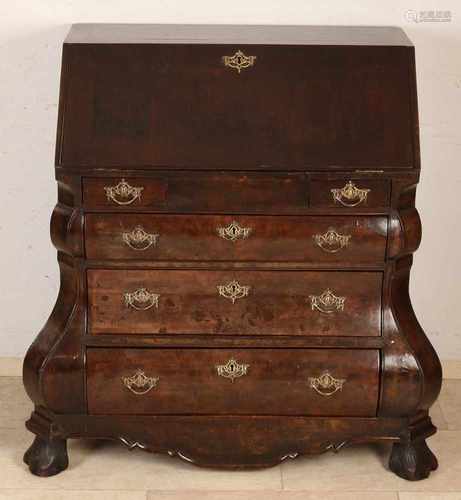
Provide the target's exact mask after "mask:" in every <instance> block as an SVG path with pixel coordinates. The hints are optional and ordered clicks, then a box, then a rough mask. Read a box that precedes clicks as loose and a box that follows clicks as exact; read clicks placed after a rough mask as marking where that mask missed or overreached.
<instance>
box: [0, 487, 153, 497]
mask: <svg viewBox="0 0 461 500" xmlns="http://www.w3.org/2000/svg"><path fill="white" fill-rule="evenodd" d="M146 497H147V493H146V492H144V491H82V490H80V491H69V490H1V489H0V500H32V499H33V500H146Z"/></svg>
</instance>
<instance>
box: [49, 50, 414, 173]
mask: <svg viewBox="0 0 461 500" xmlns="http://www.w3.org/2000/svg"><path fill="white" fill-rule="evenodd" d="M237 48H238V49H239V50H242V51H243V52H244V53H245V54H248V55H253V56H255V57H256V62H255V64H254V66H253V67H251V68H248V69H246V70H243V71H242V72H241V73H240V74H239V73H238V72H237V71H235V70H233V69H232V68H228V67H226V66H225V65H224V64H223V62H222V61H223V59H222V58H223V56H226V55H233V54H234V52H235V51H236V50H237ZM64 55H65V58H66V61H65V64H69V67H70V71H69V73H70V74H69V75H68V77H67V78H66V80H65V82H64V86H65V95H66V101H65V103H63V107H62V108H61V113H62V112H64V110H65V112H66V113H67V114H69V116H72V119H71V120H64V121H63V133H62V141H61V143H60V146H59V148H60V153H59V154H58V158H59V164H60V165H64V166H66V165H69V166H72V165H80V166H88V167H91V166H98V165H104V166H113V167H114V166H123V165H130V166H132V167H136V166H137V167H140V168H144V167H149V168H162V167H170V168H181V169H203V168H206V169H212V170H215V169H248V168H249V169H255V168H263V169H272V170H280V169H284V170H305V169H309V168H312V167H313V166H314V165H315V167H316V168H338V167H339V168H347V167H351V166H353V167H357V168H361V167H364V168H370V167H371V168H377V167H379V168H388V167H391V168H412V167H413V163H414V156H413V144H412V140H411V137H412V133H413V122H412V120H413V115H412V110H411V107H410V105H409V102H410V89H411V85H410V80H409V75H410V65H411V58H410V56H411V52H410V49H409V48H408V47H403V46H400V47H399V46H387V47H386V46H382V47H380V46H375V47H365V46H363V47H348V46H320V45H318V46H311V45H305V46H286V47H284V46H275V45H274V46H262V45H258V46H251V45H239V46H238V47H236V48H235V49H234V48H233V47H228V46H226V45H219V44H213V45H193V44H190V45H186V44H181V45H178V44H165V45H157V44H149V45H148V44H119V45H117V46H116V50H114V46H113V45H106V44H75V45H68V46H67V48H66V51H65V53H64ZM275 69H276V70H275ZM268 81H270V84H269V85H268V83H267V82H268ZM172 82H174V85H172ZM236 110H238V112H236Z"/></svg>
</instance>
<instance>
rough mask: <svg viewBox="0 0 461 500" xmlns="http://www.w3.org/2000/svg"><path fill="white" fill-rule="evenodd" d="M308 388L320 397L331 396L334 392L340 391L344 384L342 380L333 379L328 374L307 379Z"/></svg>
mask: <svg viewBox="0 0 461 500" xmlns="http://www.w3.org/2000/svg"><path fill="white" fill-rule="evenodd" d="M308 380H309V387H311V388H312V389H314V391H316V392H318V393H319V394H320V395H321V396H326V397H328V396H332V395H333V394H334V393H335V392H338V391H341V390H342V388H343V385H344V382H346V379H344V378H334V377H333V376H332V375H330V374H329V373H328V372H324V373H322V374H321V375H320V376H319V377H309V379H308Z"/></svg>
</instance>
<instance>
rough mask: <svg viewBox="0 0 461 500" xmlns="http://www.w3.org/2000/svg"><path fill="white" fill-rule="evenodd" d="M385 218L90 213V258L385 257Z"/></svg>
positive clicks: (313, 259)
mask: <svg viewBox="0 0 461 500" xmlns="http://www.w3.org/2000/svg"><path fill="white" fill-rule="evenodd" d="M386 236H387V218H386V217H379V216H375V217H373V216H370V217H365V216H361V217H354V216H322V217H320V216H317V217H316V216H304V217H303V216H298V217H294V216H291V217H290V216H278V217H273V216H272V217H271V216H248V215H246V216H243V215H238V216H217V215H195V216H191V215H153V214H88V215H87V216H86V222H85V246H86V254H87V257H88V258H90V259H138V260H139V259H143V260H186V261H196V260H201V261H203V260H213V261H227V260H229V261H301V262H325V263H327V262H342V263H344V262H353V263H362V262H363V263H372V262H380V261H381V262H382V261H383V260H384V256H385V250H386Z"/></svg>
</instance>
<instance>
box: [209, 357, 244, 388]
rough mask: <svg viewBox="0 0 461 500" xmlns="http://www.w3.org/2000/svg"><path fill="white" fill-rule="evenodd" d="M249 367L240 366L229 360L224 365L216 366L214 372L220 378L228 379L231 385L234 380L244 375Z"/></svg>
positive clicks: (233, 360) (232, 359)
mask: <svg viewBox="0 0 461 500" xmlns="http://www.w3.org/2000/svg"><path fill="white" fill-rule="evenodd" d="M249 367H250V365H245V364H242V365H241V364H239V363H237V361H235V359H234V358H231V359H229V361H228V362H227V363H226V364H225V365H216V371H217V372H218V375H219V376H220V377H224V378H228V379H230V381H231V382H232V383H233V382H234V380H235V379H236V378H239V377H243V376H244V375H246V374H247V372H248V368H249Z"/></svg>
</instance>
